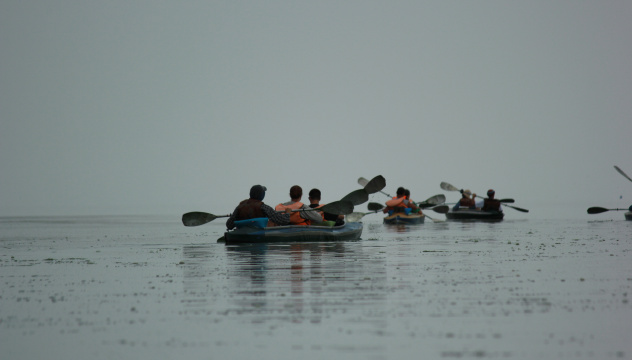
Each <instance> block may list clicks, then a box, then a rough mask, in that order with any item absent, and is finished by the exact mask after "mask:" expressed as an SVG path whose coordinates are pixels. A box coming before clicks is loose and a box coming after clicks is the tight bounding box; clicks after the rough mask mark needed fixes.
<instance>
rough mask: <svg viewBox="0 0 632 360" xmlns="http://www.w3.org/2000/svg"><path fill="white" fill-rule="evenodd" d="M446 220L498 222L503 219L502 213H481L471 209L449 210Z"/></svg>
mask: <svg viewBox="0 0 632 360" xmlns="http://www.w3.org/2000/svg"><path fill="white" fill-rule="evenodd" d="M445 216H446V218H448V220H468V221H500V220H502V219H503V218H504V217H505V214H504V213H503V212H502V211H481V210H473V209H459V210H456V211H454V210H450V211H449V212H447V213H446V214H445Z"/></svg>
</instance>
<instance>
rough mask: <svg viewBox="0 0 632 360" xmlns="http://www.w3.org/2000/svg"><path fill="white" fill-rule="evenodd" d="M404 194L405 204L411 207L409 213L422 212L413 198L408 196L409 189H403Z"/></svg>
mask: <svg viewBox="0 0 632 360" xmlns="http://www.w3.org/2000/svg"><path fill="white" fill-rule="evenodd" d="M404 195H406V200H404V201H406V202H407V203H406V205H407V206H408V207H409V208H410V209H412V211H411V213H413V214H419V215H421V214H423V212H422V211H421V208H420V207H419V206H417V204H415V202H414V201H413V199H411V198H410V190H408V189H405V190H404Z"/></svg>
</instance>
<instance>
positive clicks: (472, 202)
mask: <svg viewBox="0 0 632 360" xmlns="http://www.w3.org/2000/svg"><path fill="white" fill-rule="evenodd" d="M459 206H463V207H467V208H473V207H476V201H475V200H474V199H468V198H461V200H459Z"/></svg>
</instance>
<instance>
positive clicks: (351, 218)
mask: <svg viewBox="0 0 632 360" xmlns="http://www.w3.org/2000/svg"><path fill="white" fill-rule="evenodd" d="M367 207H368V209H369V210H370V211H369V212H364V213H363V212H353V213H351V214H349V215H347V216H346V219H347V221H348V222H358V221H360V219H362V218H363V217H364V215H368V214H375V213H377V212H378V211H380V210H382V209H383V208H384V206H383V205H382V204H379V203H374V202H371V203H369V205H368V206H367Z"/></svg>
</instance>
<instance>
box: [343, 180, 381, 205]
mask: <svg viewBox="0 0 632 360" xmlns="http://www.w3.org/2000/svg"><path fill="white" fill-rule="evenodd" d="M385 186H386V179H384V177H383V176H382V175H378V176H376V177H374V178H373V179H371V181H367V182H366V184H365V185H364V188H363V189H358V190H354V191H352V192H350V193H349V194H347V195H345V197H343V198H342V199H341V201H349V202H351V203H352V204H353V205H360V204H363V203H365V202H367V201H369V194H374V193H376V192H378V191H380V190H382V189H384V187H385Z"/></svg>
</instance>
